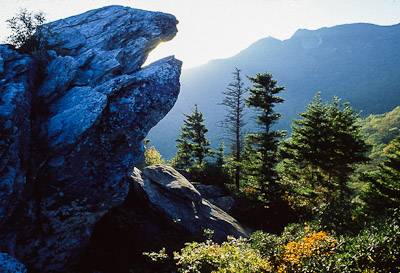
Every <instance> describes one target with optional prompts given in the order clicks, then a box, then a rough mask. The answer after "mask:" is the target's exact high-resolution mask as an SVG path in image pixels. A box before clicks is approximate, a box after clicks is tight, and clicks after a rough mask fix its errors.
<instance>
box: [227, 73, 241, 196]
mask: <svg viewBox="0 0 400 273" xmlns="http://www.w3.org/2000/svg"><path fill="white" fill-rule="evenodd" d="M232 74H233V75H234V76H233V81H232V82H231V83H230V84H229V85H228V87H227V91H225V92H222V94H224V95H225V97H224V99H223V101H222V103H221V105H224V106H226V108H227V113H226V115H225V118H224V120H223V121H222V123H221V124H222V127H224V128H225V129H226V134H227V140H228V141H229V142H230V144H231V145H230V147H231V154H232V161H231V162H232V165H233V168H234V180H235V184H236V187H237V188H238V189H239V181H240V172H241V169H240V162H241V153H242V151H243V139H244V126H245V125H246V122H245V121H244V115H245V111H244V110H245V101H244V98H243V95H244V94H245V93H246V89H245V88H244V87H243V81H242V78H241V76H240V70H239V69H237V68H235V72H233V73H232Z"/></svg>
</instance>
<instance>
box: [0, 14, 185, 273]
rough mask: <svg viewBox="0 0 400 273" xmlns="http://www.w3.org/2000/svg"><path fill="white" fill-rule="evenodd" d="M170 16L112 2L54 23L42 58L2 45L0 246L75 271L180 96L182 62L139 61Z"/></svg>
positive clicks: (41, 265) (32, 262)
mask: <svg viewBox="0 0 400 273" xmlns="http://www.w3.org/2000/svg"><path fill="white" fill-rule="evenodd" d="M176 24H177V20H176V19H175V17H174V16H172V15H168V14H163V13H155V12H147V11H142V10H135V9H131V8H127V7H121V6H110V7H105V8H102V9H98V10H93V11H89V12H87V13H84V14H81V15H78V16H74V17H70V18H67V19H64V20H60V21H56V22H53V23H50V24H49V27H50V32H51V36H50V38H49V47H50V48H51V50H47V51H45V52H44V54H42V55H43V56H41V59H40V60H39V61H38V60H37V58H34V57H30V56H28V55H20V54H19V53H18V52H17V51H15V50H14V49H11V48H10V47H8V46H0V134H1V136H0V251H3V252H7V253H9V254H10V255H12V256H15V257H16V258H18V259H19V260H21V261H22V262H23V263H24V264H26V265H27V266H28V267H30V268H33V269H35V270H38V271H40V272H70V271H73V268H74V267H75V266H76V263H78V262H79V258H80V256H81V254H82V253H83V251H84V249H85V246H86V245H87V243H88V240H89V237H90V234H91V231H92V228H93V225H94V224H95V223H96V222H97V221H98V220H99V219H100V217H102V216H103V215H104V214H105V213H106V212H107V211H108V210H109V209H110V208H112V207H115V206H116V205H119V204H121V203H122V201H123V200H124V199H125V197H126V195H127V193H128V188H129V185H128V180H129V179H128V176H129V174H130V172H131V171H132V169H133V166H134V164H135V163H136V162H137V160H138V159H139V158H140V157H141V155H142V152H143V151H142V144H141V141H142V140H143V138H145V136H146V134H147V132H148V131H149V130H150V129H151V128H152V127H153V126H155V124H157V123H158V121H160V120H161V119H162V118H163V117H164V116H165V115H166V114H167V112H168V111H169V110H170V109H171V108H172V106H173V105H174V103H175V101H176V98H177V96H178V93H179V89H180V84H179V77H180V71H181V62H180V61H178V60H176V59H174V58H173V57H168V58H165V59H163V60H160V61H158V62H156V63H153V64H151V65H149V66H147V67H144V68H142V65H143V63H144V62H145V60H146V58H147V54H148V53H149V52H150V51H151V50H152V49H154V48H155V47H156V46H157V45H158V43H160V42H162V41H168V40H170V39H172V38H173V37H174V36H175V34H176V32H177V29H176Z"/></svg>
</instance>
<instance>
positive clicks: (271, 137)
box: [246, 72, 285, 197]
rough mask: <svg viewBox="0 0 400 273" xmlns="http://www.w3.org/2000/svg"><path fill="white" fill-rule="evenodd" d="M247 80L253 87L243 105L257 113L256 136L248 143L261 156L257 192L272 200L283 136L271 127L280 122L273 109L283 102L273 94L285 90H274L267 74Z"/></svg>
mask: <svg viewBox="0 0 400 273" xmlns="http://www.w3.org/2000/svg"><path fill="white" fill-rule="evenodd" d="M247 78H248V79H249V80H250V81H251V82H252V83H253V89H249V92H250V95H249V98H248V99H246V104H247V106H248V107H253V108H255V109H256V110H257V112H258V116H257V120H256V121H257V124H258V125H259V132H258V133H256V134H251V135H249V139H250V140H251V141H252V143H253V144H254V145H255V147H256V150H257V152H259V154H260V156H261V166H260V169H259V171H258V180H259V183H260V186H261V190H262V191H264V192H265V191H267V190H268V192H269V195H270V197H273V196H275V195H276V193H277V190H278V188H277V185H276V180H277V172H276V170H275V165H276V163H277V149H278V144H279V138H281V137H282V136H283V132H279V131H274V130H272V125H273V124H275V123H276V121H277V120H278V119H279V118H280V114H279V113H276V112H275V111H274V107H275V105H276V104H279V103H282V102H283V101H284V99H282V98H281V97H279V96H277V94H278V93H279V92H281V91H282V90H284V89H285V87H283V86H277V81H276V80H274V79H273V77H272V75H271V74H270V73H268V72H265V73H263V74H260V73H258V74H257V75H256V77H254V78H253V77H247Z"/></svg>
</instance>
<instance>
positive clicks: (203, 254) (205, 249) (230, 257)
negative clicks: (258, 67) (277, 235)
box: [174, 237, 273, 273]
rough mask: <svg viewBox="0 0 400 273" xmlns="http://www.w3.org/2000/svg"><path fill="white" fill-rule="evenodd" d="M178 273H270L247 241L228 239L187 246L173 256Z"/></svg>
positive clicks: (269, 268) (268, 267)
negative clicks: (220, 241) (219, 242)
mask: <svg viewBox="0 0 400 273" xmlns="http://www.w3.org/2000/svg"><path fill="white" fill-rule="evenodd" d="M174 259H175V260H177V264H178V265H179V267H180V268H179V272H185V273H186V272H194V273H195V272H196V273H208V272H210V273H211V272H232V273H236V272H237V273H239V272H243V273H247V272H273V271H272V268H271V267H270V263H269V262H268V261H267V260H265V259H264V258H262V257H261V254H260V252H259V251H258V250H257V249H254V248H252V247H251V244H249V243H248V240H246V239H243V238H239V239H235V238H233V237H228V240H227V241H226V242H224V243H222V244H217V243H214V242H213V241H212V240H207V241H206V242H203V243H197V242H192V243H187V244H186V247H185V248H183V249H182V250H181V251H180V252H174Z"/></svg>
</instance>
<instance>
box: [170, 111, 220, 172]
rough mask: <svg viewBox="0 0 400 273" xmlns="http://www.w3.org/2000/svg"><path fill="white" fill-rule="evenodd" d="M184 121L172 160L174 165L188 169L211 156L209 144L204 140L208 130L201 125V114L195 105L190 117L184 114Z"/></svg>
mask: <svg viewBox="0 0 400 273" xmlns="http://www.w3.org/2000/svg"><path fill="white" fill-rule="evenodd" d="M184 116H185V117H186V119H185V120H184V121H183V123H184V126H183V127H181V133H180V135H179V136H180V137H181V138H180V139H177V140H176V141H177V142H178V145H177V148H178V151H177V157H176V158H175V159H174V161H175V162H176V165H182V166H184V167H190V166H192V165H193V162H194V163H195V164H197V165H201V164H203V162H204V158H206V157H207V156H210V155H212V154H213V152H212V150H211V149H210V148H209V146H210V142H209V141H208V140H207V138H206V133H207V132H208V129H207V128H206V126H205V125H204V123H202V122H203V121H204V118H203V114H202V113H201V112H200V111H199V109H198V107H197V104H195V108H194V109H193V113H192V114H191V115H188V114H184Z"/></svg>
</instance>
